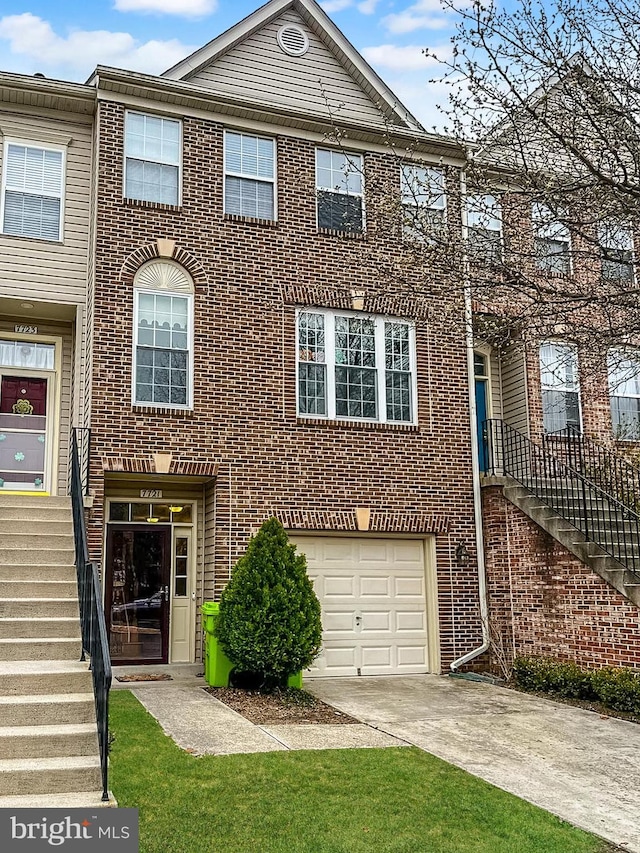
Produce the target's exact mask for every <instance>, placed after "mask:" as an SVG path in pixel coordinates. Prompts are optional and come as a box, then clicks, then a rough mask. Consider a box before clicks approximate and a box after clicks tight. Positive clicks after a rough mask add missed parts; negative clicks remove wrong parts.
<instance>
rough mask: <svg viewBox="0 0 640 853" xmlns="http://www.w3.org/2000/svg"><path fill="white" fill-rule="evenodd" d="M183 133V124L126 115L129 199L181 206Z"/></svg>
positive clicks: (127, 192) (151, 116) (130, 113)
mask: <svg viewBox="0 0 640 853" xmlns="http://www.w3.org/2000/svg"><path fill="white" fill-rule="evenodd" d="M181 133H182V125H181V122H179V121H177V120H176V119H171V118H161V117H160V116H154V115H148V114H146V113H137V112H131V111H128V112H127V113H126V117H125V143H124V150H125V179H124V194H125V197H126V198H131V199H137V200H139V201H151V202H156V203H157V204H173V205H177V204H179V199H180V146H181Z"/></svg>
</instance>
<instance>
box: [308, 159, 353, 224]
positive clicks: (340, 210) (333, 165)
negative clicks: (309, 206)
mask: <svg viewBox="0 0 640 853" xmlns="http://www.w3.org/2000/svg"><path fill="white" fill-rule="evenodd" d="M362 188H363V176H362V156H361V155H360V154H349V153H345V152H343V151H331V150H329V149H327V148H317V149H316V193H317V200H318V228H328V229H330V230H332V231H344V232H352V233H360V232H361V231H362V230H363V228H364V199H363V191H362Z"/></svg>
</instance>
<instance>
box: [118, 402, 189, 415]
mask: <svg viewBox="0 0 640 853" xmlns="http://www.w3.org/2000/svg"><path fill="white" fill-rule="evenodd" d="M131 411H132V412H133V413H134V414H136V415H156V416H159V417H172V418H192V417H193V415H194V412H193V409H178V408H174V407H173V406H145V405H141V404H140V403H134V404H133V405H132V406H131Z"/></svg>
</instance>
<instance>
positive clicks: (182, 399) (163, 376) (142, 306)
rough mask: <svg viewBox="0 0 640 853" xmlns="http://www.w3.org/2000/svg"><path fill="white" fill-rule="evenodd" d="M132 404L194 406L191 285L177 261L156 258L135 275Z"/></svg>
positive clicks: (173, 406)
mask: <svg viewBox="0 0 640 853" xmlns="http://www.w3.org/2000/svg"><path fill="white" fill-rule="evenodd" d="M134 285H135V291H134V292H135V343H134V350H135V358H134V389H133V402H134V403H135V404H138V405H150V406H166V407H170V408H181V409H186V408H189V407H190V406H191V405H192V390H191V389H192V378H191V377H192V374H193V342H192V335H193V332H192V327H193V296H192V291H193V284H192V283H191V280H190V279H189V277H188V276H187V274H186V273H185V272H184V270H183V269H182V268H181V267H179V266H178V265H177V264H173V263H169V262H166V261H152V262H151V263H149V264H147V265H146V266H144V267H142V268H141V269H140V270H139V272H138V273H137V275H136V279H135V282H134Z"/></svg>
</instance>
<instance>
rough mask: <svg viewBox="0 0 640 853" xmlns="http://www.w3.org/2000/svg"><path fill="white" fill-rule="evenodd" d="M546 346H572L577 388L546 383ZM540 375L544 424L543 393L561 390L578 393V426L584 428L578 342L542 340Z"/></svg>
mask: <svg viewBox="0 0 640 853" xmlns="http://www.w3.org/2000/svg"><path fill="white" fill-rule="evenodd" d="M544 346H560V347H566V348H570V349H571V350H572V351H573V353H574V355H575V367H576V379H575V388H570V387H568V386H567V385H566V384H563V385H562V387H560V386H553V387H552V386H551V385H545V384H544V382H543V379H542V358H541V352H542V347H544ZM538 376H539V378H540V405H541V407H542V418H543V425H544V405H543V403H542V394H543V392H544V391H561V392H563V393H565V394H575V393H577V395H578V426H579V427H580V429H581V430H582V424H583V420H582V387H581V382H580V359H579V353H578V347H577V346H576V344H574V343H572V342H571V341H562V340H558V339H554V338H551V339H548V340H544V341H541V342H540V344H539V346H538ZM545 434H546V435H553V433H546V431H545Z"/></svg>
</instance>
